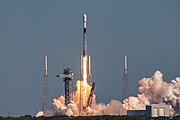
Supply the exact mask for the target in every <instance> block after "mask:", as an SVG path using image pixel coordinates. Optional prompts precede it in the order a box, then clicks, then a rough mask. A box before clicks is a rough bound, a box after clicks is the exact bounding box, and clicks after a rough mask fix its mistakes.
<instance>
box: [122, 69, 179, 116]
mask: <svg viewBox="0 0 180 120" xmlns="http://www.w3.org/2000/svg"><path fill="white" fill-rule="evenodd" d="M123 102H124V106H125V108H126V109H145V106H146V105H149V104H158V103H166V104H168V105H171V107H172V111H171V113H172V114H173V115H180V77H177V78H176V79H175V80H172V81H171V83H167V82H164V81H163V74H162V73H161V72H160V71H156V72H155V73H154V76H153V77H151V78H143V79H141V80H140V81H139V88H138V95H137V97H129V98H127V99H125V100H124V101H123Z"/></svg>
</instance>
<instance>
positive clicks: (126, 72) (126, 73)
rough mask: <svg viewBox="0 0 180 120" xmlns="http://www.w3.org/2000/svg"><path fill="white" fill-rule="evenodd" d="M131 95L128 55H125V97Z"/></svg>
mask: <svg viewBox="0 0 180 120" xmlns="http://www.w3.org/2000/svg"><path fill="white" fill-rule="evenodd" d="M128 96H129V89H128V58H127V55H125V56H124V79H123V99H125V98H127V97H128Z"/></svg>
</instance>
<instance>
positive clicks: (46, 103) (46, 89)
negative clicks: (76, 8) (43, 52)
mask: <svg viewBox="0 0 180 120" xmlns="http://www.w3.org/2000/svg"><path fill="white" fill-rule="evenodd" d="M42 109H43V110H44V111H46V110H49V109H50V104H49V87H48V56H45V60H44V86H43V108H42Z"/></svg>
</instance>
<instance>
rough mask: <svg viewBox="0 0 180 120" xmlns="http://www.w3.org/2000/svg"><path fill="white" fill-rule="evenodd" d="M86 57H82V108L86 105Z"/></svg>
mask: <svg viewBox="0 0 180 120" xmlns="http://www.w3.org/2000/svg"><path fill="white" fill-rule="evenodd" d="M87 62H88V61H87V56H85V57H83V78H82V79H83V85H82V86H83V88H84V89H83V107H86V103H87V84H88V83H87V76H88V75H87Z"/></svg>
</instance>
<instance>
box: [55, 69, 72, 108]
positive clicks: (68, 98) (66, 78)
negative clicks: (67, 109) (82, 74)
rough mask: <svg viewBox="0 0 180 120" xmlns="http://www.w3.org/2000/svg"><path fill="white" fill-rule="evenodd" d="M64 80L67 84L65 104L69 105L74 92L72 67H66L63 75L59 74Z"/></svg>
mask: <svg viewBox="0 0 180 120" xmlns="http://www.w3.org/2000/svg"><path fill="white" fill-rule="evenodd" d="M57 77H60V78H62V79H63V81H64V85H65V105H68V104H69V103H70V102H71V100H72V99H73V93H72V80H73V72H72V70H71V69H69V68H66V69H64V70H63V75H57Z"/></svg>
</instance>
